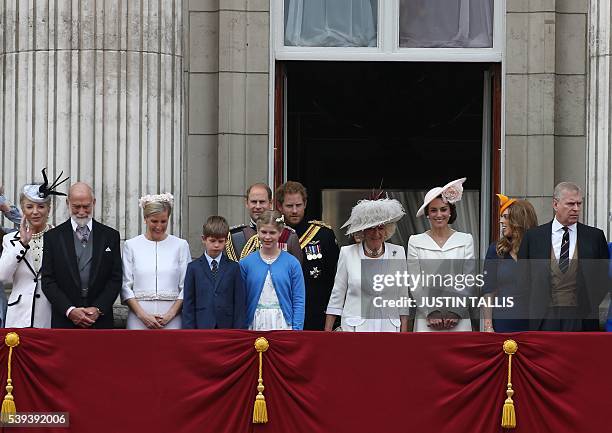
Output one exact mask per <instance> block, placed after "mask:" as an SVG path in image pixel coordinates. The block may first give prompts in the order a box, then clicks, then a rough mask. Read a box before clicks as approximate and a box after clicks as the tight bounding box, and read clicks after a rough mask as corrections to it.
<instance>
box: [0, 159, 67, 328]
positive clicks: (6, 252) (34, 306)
mask: <svg viewBox="0 0 612 433" xmlns="http://www.w3.org/2000/svg"><path fill="white" fill-rule="evenodd" d="M42 174H43V178H44V183H42V184H29V185H25V186H24V187H23V190H22V192H21V194H20V196H19V204H20V206H21V212H22V214H23V218H22V221H21V224H20V226H19V231H16V232H14V233H9V234H7V235H5V236H4V238H3V240H2V257H0V281H2V282H3V283H10V282H12V284H13V289H12V290H11V295H10V296H9V299H8V308H7V312H6V327H7V328H29V327H34V328H50V327H51V303H50V302H49V300H48V299H47V297H46V296H45V294H44V293H43V291H42V289H41V287H40V268H41V266H42V258H43V236H44V234H45V232H46V231H48V230H49V229H51V228H52V226H51V225H49V224H47V220H48V218H49V211H50V210H51V196H53V195H63V196H65V195H66V194H64V193H61V192H57V191H55V188H57V187H58V186H59V185H60V184H62V183H64V182H65V181H66V180H68V178H66V179H64V180H62V181H60V180H59V179H60V177H61V176H62V174H60V175H59V177H58V178H57V179H55V181H54V182H53V183H52V184H51V185H49V182H48V180H47V174H46V172H45V169H43V171H42Z"/></svg>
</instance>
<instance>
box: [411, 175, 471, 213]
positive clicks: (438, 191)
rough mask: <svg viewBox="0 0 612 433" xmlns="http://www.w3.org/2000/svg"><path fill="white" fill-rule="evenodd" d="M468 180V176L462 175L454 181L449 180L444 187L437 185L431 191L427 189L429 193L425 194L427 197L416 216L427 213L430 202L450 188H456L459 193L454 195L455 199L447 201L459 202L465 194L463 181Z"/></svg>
mask: <svg viewBox="0 0 612 433" xmlns="http://www.w3.org/2000/svg"><path fill="white" fill-rule="evenodd" d="M466 180H467V177H462V178H461V179H456V180H453V181H452V182H449V183H447V184H446V185H444V186H442V187H440V186H437V187H435V188H432V189H430V190H429V191H427V194H425V199H424V200H423V205H422V206H421V207H420V208H419V210H418V211H417V213H416V216H417V217H420V216H423V214H424V213H425V208H426V207H427V205H428V204H429V203H431V202H432V201H434V200H435V199H436V198H437V197H439V196H441V195H442V193H444V192H445V191H447V190H449V189H453V190H456V192H457V194H456V196H455V197H453V199H451V200H447V202H448V203H457V202H458V201H459V200H461V197H462V195H463V186H462V185H463V182H465V181H466ZM443 199H444V198H443Z"/></svg>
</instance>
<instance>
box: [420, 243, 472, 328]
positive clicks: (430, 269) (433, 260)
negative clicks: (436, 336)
mask: <svg viewBox="0 0 612 433" xmlns="http://www.w3.org/2000/svg"><path fill="white" fill-rule="evenodd" d="M451 268H452V269H451ZM475 271H476V261H475V257H474V240H473V238H472V235H471V234H469V233H462V232H454V233H453V234H452V235H451V236H450V238H448V240H447V241H446V243H445V244H444V246H442V247H440V246H439V245H438V244H437V243H436V242H435V241H434V240H433V239H432V238H431V236H429V234H427V233H421V234H418V235H412V236H410V239H409V240H408V272H409V273H410V274H411V275H419V274H420V275H425V276H427V275H436V274H444V275H448V274H453V275H457V274H459V273H463V274H464V275H467V274H474V273H475ZM469 293H470V289H465V288H462V289H458V288H457V287H449V288H446V289H445V290H443V291H441V290H439V289H438V288H433V289H432V288H431V287H425V285H423V284H418V285H416V286H415V287H414V288H413V291H412V296H413V298H414V300H415V302H416V305H417V309H416V318H415V323H414V331H415V332H429V331H431V332H439V331H437V330H435V329H432V328H429V327H428V326H427V315H428V314H430V313H431V312H433V311H436V310H438V311H450V312H453V313H456V314H458V315H459V316H461V317H465V318H464V319H461V320H459V323H458V324H457V326H455V327H454V328H452V329H449V330H445V331H471V330H472V324H471V321H470V319H469V318H467V317H469V316H467V313H468V310H469V309H466V308H454V307H448V308H446V306H445V307H442V308H438V307H426V308H420V306H421V305H422V303H423V302H424V301H425V300H426V299H428V300H432V299H433V298H436V297H440V298H441V297H453V296H459V297H462V296H464V295H467V294H469Z"/></svg>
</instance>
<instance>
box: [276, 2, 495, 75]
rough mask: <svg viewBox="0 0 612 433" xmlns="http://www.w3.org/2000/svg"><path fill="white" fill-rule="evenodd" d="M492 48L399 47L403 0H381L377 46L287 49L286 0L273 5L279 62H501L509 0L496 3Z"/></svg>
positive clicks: (290, 47) (379, 3) (379, 4)
mask: <svg viewBox="0 0 612 433" xmlns="http://www.w3.org/2000/svg"><path fill="white" fill-rule="evenodd" d="M493 2H494V10H493V47H492V48H400V47H399V10H400V0H378V23H377V46H376V47H293V46H285V43H284V33H285V29H284V27H285V19H284V7H285V2H284V0H271V2H270V18H271V19H270V25H271V27H270V30H271V32H270V33H271V38H270V39H271V45H272V50H271V52H272V53H273V56H274V58H275V59H276V60H334V61H342V60H346V61H385V62H388V61H401V62H406V61H409V62H490V63H494V62H501V61H502V58H503V51H504V44H505V11H506V0H493Z"/></svg>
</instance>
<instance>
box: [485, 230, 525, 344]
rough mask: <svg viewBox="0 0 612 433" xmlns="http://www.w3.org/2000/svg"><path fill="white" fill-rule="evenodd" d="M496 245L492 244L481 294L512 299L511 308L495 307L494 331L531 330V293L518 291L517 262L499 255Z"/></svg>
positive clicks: (487, 257) (488, 253)
mask: <svg viewBox="0 0 612 433" xmlns="http://www.w3.org/2000/svg"><path fill="white" fill-rule="evenodd" d="M496 246H497V243H496V242H494V243H492V244H491V245H489V249H488V250H487V255H486V257H485V263H484V286H483V287H482V293H483V294H486V293H494V294H495V296H496V297H498V298H503V297H512V298H513V301H514V306H513V307H512V308H493V309H492V310H493V329H494V330H495V332H521V331H529V319H528V317H529V316H528V312H529V307H528V306H529V292H528V291H526V290H523V289H520V288H519V285H518V274H519V270H518V267H519V265H518V263H517V262H516V261H515V260H514V259H513V258H512V257H511V256H510V254H505V255H504V256H503V257H500V256H498V255H497V251H496V250H495V248H496Z"/></svg>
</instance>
